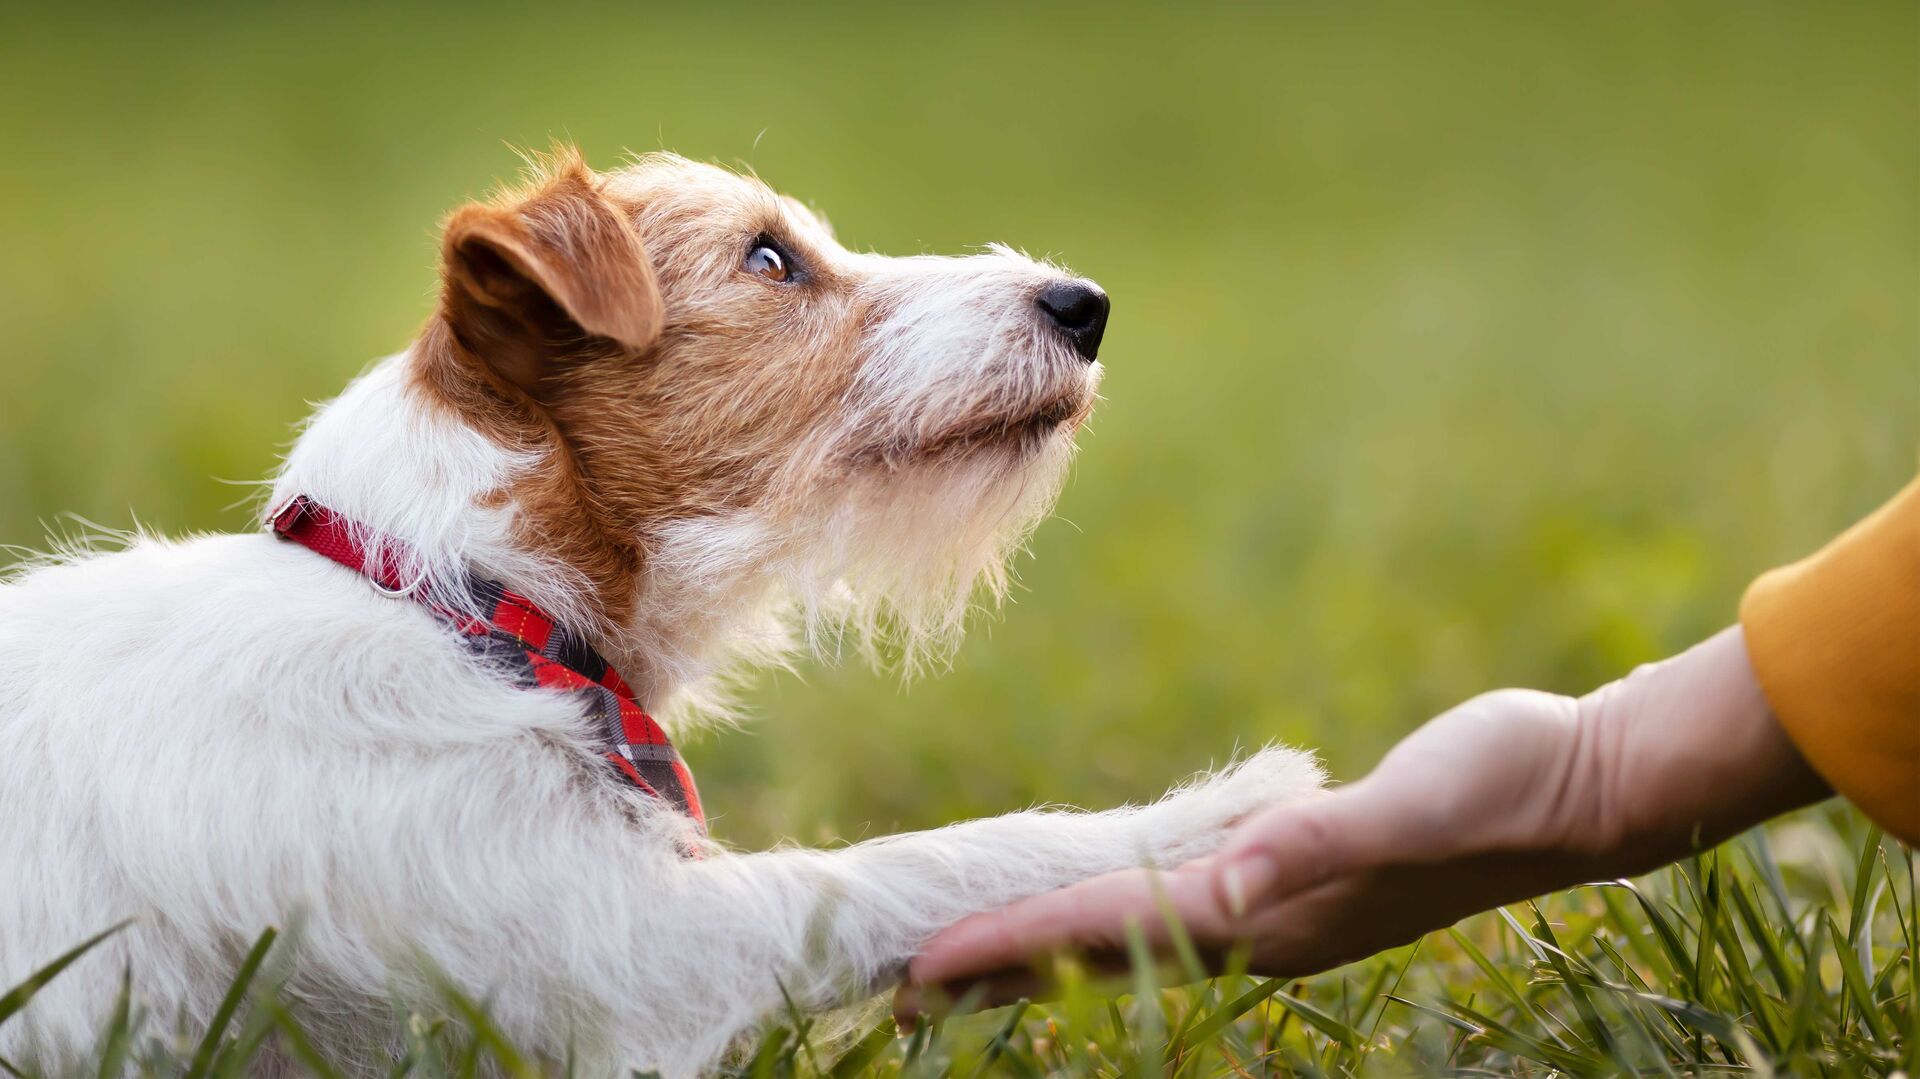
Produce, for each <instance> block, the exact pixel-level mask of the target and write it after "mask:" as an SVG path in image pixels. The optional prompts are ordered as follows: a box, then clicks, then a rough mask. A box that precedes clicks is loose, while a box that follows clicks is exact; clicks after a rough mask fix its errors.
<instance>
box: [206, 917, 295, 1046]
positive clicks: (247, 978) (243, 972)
mask: <svg viewBox="0 0 1920 1079" xmlns="http://www.w3.org/2000/svg"><path fill="white" fill-rule="evenodd" d="M279 935H280V933H279V931H278V930H276V929H274V928H273V927H271V926H269V927H267V928H266V929H264V930H262V931H261V933H260V937H259V939H258V940H255V941H254V942H253V947H252V948H249V949H248V950H247V957H246V958H245V959H242V960H241V961H240V969H239V970H238V971H236V972H235V974H234V977H233V984H231V985H229V986H227V992H226V995H225V996H223V997H221V998H220V1007H219V1008H218V1009H216V1010H215V1011H214V1013H213V1021H212V1022H211V1023H209V1024H207V1033H206V1036H205V1037H202V1038H201V1039H200V1047H199V1048H198V1049H196V1050H194V1053H193V1063H192V1064H190V1065H189V1066H188V1067H187V1074H186V1079H203V1077H204V1076H205V1075H206V1074H207V1072H208V1071H209V1070H211V1069H212V1067H213V1057H214V1054H215V1053H217V1052H218V1051H219V1050H220V1046H221V1043H222V1042H223V1041H224V1040H225V1038H226V1036H227V1026H228V1024H230V1023H232V1022H233V1013H234V1012H236V1011H238V1010H239V1009H240V1002H241V1001H242V1000H244V999H245V998H246V995H247V988H248V987H249V986H251V985H252V984H253V976H254V974H255V973H256V972H258V971H259V969H260V964H261V963H262V962H263V961H265V959H266V958H267V951H268V949H270V948H272V947H273V942H274V938H276V937H278V936H279Z"/></svg>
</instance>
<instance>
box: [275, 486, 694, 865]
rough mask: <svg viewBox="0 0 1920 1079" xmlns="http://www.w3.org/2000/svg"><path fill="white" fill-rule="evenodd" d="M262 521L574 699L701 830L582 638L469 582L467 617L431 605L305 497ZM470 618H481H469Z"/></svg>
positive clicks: (678, 783) (664, 753)
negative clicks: (402, 597) (412, 601)
mask: <svg viewBox="0 0 1920 1079" xmlns="http://www.w3.org/2000/svg"><path fill="white" fill-rule="evenodd" d="M269 524H270V525H271V527H272V528H273V531H274V532H275V534H277V535H279V536H280V537H281V538H282V539H288V540H292V541H293V542H295V543H298V544H300V545H301V546H302V547H305V548H307V549H308V550H311V551H314V552H316V553H318V554H321V555H324V556H326V557H327V558H330V559H332V560H333V561H335V562H338V563H340V564H341V565H343V566H345V567H347V568H348V569H351V570H353V571H355V572H357V573H360V574H362V575H363V576H365V577H366V578H367V579H369V580H371V581H372V582H373V583H374V584H376V585H378V586H379V587H380V588H381V589H383V590H385V591H386V592H389V593H393V594H395V595H402V594H405V595H407V596H410V597H411V598H413V599H415V600H417V601H418V602H420V603H421V604H423V605H425V606H426V607H427V609H428V610H430V611H432V612H433V614H434V616H435V617H436V618H439V619H440V620H441V621H443V622H445V623H447V624H448V625H449V626H451V627H453V628H454V629H455V630H457V631H458V632H459V633H460V634H461V635H462V639H463V640H465V641H466V642H467V644H468V646H469V647H471V648H472V649H473V650H474V651H475V652H477V653H479V654H480V655H482V656H484V657H485V658H487V659H488V660H489V661H491V662H492V663H493V664H494V665H495V666H497V667H498V668H499V669H500V670H501V672H502V673H503V674H505V675H507V676H508V677H509V678H511V679H512V680H513V681H514V682H515V683H516V684H518V685H521V686H525V687H527V688H529V689H533V688H540V689H555V690H561V691H563V692H570V693H575V694H578V695H579V696H580V698H581V700H582V703H583V705H584V706H585V708H586V709H587V712H588V714H589V715H590V716H592V717H593V718H594V719H595V720H597V721H598V722H599V724H600V725H601V728H602V730H603V731H604V732H605V737H606V747H607V748H606V749H605V754H606V758H607V760H608V761H609V762H611V763H612V765H613V768H614V770H615V771H617V772H618V773H619V774H620V775H621V776H622V777H624V778H625V779H626V780H627V782H629V783H632V784H633V785H634V786H636V787H639V788H640V789H641V790H643V791H646V792H647V793H648V794H651V795H653V796H654V797H656V798H660V799H662V800H664V801H666V802H667V803H668V804H669V805H672V806H674V807H675V808H677V809H679V810H680V811H681V812H683V813H685V814H686V815H687V816H689V817H692V818H693V820H694V822H695V823H697V824H698V825H700V827H701V828H703V829H704V828H705V827H706V823H707V821H706V816H705V814H703V813H702V812H701V809H700V792H699V791H698V790H697V789H695V787H694V784H693V773H692V772H690V771H688V770H687V766H686V762H684V761H682V760H681V759H680V754H679V753H678V752H676V751H675V750H674V748H673V743H672V742H670V741H668V740H667V733H666V732H665V731H664V730H662V729H661V728H660V724H659V723H657V722H655V721H654V718H653V717H652V716H650V715H648V714H647V713H646V710H645V709H643V708H641V707H640V705H639V703H638V702H637V701H635V700H634V699H633V690H631V689H629V688H628V687H627V683H626V681H625V680H624V679H622V678H621V677H620V673H619V672H618V671H615V670H614V669H613V666H612V665H611V664H609V663H608V662H607V661H606V660H605V659H603V658H601V656H600V653H598V652H596V651H595V650H594V649H593V646H592V645H590V644H588V643H587V641H586V639H585V638H584V637H582V636H580V635H579V634H578V633H575V632H573V631H571V630H569V629H567V628H566V627H565V626H562V625H560V624H559V623H557V622H555V621H554V620H553V618H551V617H550V616H548V615H547V613H546V612H545V611H542V610H541V609H540V608H539V607H538V606H536V605H535V604H534V602H533V601H532V600H530V599H528V598H526V597H525V596H522V595H520V594H519V593H517V592H514V591H511V590H509V589H507V588H506V587H504V586H502V585H500V584H499V583H497V582H494V581H488V580H483V579H481V578H478V577H474V576H472V575H469V576H468V577H467V578H466V580H465V581H464V582H462V584H463V585H464V587H465V588H466V591H467V593H468V595H469V596H470V597H471V598H472V601H473V602H472V603H471V604H470V605H469V606H468V607H467V608H466V610H464V611H462V610H455V609H453V608H450V607H448V606H445V605H443V604H441V603H438V602H436V601H435V600H433V599H432V598H430V596H429V590H428V589H425V588H420V587H413V588H409V587H407V586H406V584H405V581H404V579H403V577H402V572H401V560H400V559H399V558H398V557H397V556H396V554H395V552H394V550H393V547H392V545H390V544H381V545H378V548H377V549H378V554H375V553H374V552H370V551H369V550H368V549H367V544H366V537H367V536H368V535H369V533H368V532H367V531H366V530H365V529H362V528H358V527H356V526H355V525H354V524H353V523H352V522H351V521H349V520H347V519H346V518H345V517H342V516H340V515H339V514H337V513H335V512H333V511H332V510H330V509H327V508H326V507H325V506H322V505H320V504H319V503H317V502H315V501H313V500H312V499H310V498H308V497H306V496H305V495H300V496H298V497H296V498H294V499H293V500H292V501H290V502H288V503H287V504H286V505H284V506H282V507H281V508H280V509H278V510H276V511H274V513H273V516H272V517H271V518H269ZM469 612H482V614H481V616H480V617H477V618H476V617H474V615H473V614H472V613H469Z"/></svg>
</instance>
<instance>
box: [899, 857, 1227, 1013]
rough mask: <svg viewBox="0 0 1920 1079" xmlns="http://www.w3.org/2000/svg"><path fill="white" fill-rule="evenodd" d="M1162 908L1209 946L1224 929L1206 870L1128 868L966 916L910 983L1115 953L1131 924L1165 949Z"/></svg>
mask: <svg viewBox="0 0 1920 1079" xmlns="http://www.w3.org/2000/svg"><path fill="white" fill-rule="evenodd" d="M1163 904H1170V905H1171V908H1172V910H1173V912H1174V913H1175V914H1176V915H1177V916H1178V917H1179V918H1180V919H1181V920H1182V922H1183V923H1184V924H1185V925H1186V927H1187V929H1188V931H1189V932H1190V933H1192V934H1193V935H1194V936H1195V937H1196V938H1203V937H1204V938H1205V939H1206V940H1208V941H1209V942H1210V941H1211V940H1212V938H1213V937H1214V936H1215V935H1217V933H1218V931H1219V929H1220V928H1221V922H1222V919H1221V918H1220V917H1219V913H1218V911H1217V909H1215V908H1214V906H1213V902H1212V891H1211V889H1210V888H1209V887H1208V883H1207V878H1206V874H1205V873H1204V871H1192V872H1183V871H1175V872H1172V873H1158V872H1155V871H1152V870H1145V869H1129V870H1123V871H1121V872H1117V873H1108V874H1106V875H1105V876H1099V877H1093V878H1091V879H1089V880H1084V881H1081V882H1080V883H1078V884H1074V885H1070V886H1068V887H1066V888H1062V889H1059V890H1058V891H1053V892H1046V893H1043V894H1041V895H1037V896H1033V897H1032V898H1029V899H1024V900H1021V901H1019V902H1017V903H1014V904H1013V905H1011V906H1009V907H1007V908H1005V909H1003V910H998V911H993V912H990V913H986V914H976V915H974V916H972V917H970V918H966V919H964V920H962V921H960V922H958V923H956V924H955V925H953V926H951V927H949V928H948V929H945V930H943V931H941V932H940V933H938V934H936V935H935V936H934V938H933V939H932V940H930V941H928V942H927V943H926V945H925V946H924V947H923V948H922V949H921V951H920V954H919V955H918V956H917V957H915V958H914V960H913V962H912V963H911V964H910V965H909V966H908V970H907V978H908V980H909V981H910V982H913V983H916V984H921V985H926V984H933V983H941V982H954V981H959V980H961V979H968V978H974V977H978V976H981V975H988V974H992V973H993V972H996V971H1000V970H1004V969H1007V968H1013V967H1018V966H1021V965H1023V964H1025V963H1027V962H1028V961H1029V960H1031V959H1032V958H1034V957H1036V956H1043V955H1048V954H1051V953H1055V952H1060V951H1066V950H1075V951H1113V950H1118V949H1121V948H1123V947H1124V946H1125V943H1126V938H1127V926H1128V925H1129V924H1134V925H1138V926H1140V928H1141V932H1142V933H1143V934H1144V935H1145V937H1146V938H1147V943H1148V944H1149V945H1150V946H1153V947H1160V946H1163V945H1164V944H1165V943H1166V939H1167V935H1168V931H1167V920H1166V916H1165V911H1164V909H1163Z"/></svg>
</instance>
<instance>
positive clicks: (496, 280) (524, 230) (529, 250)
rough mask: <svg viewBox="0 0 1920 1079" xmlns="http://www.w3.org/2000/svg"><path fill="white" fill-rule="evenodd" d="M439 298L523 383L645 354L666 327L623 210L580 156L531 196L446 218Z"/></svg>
mask: <svg viewBox="0 0 1920 1079" xmlns="http://www.w3.org/2000/svg"><path fill="white" fill-rule="evenodd" d="M441 276H442V279H443V296H442V302H443V304H444V309H445V313H446V318H447V321H448V324H449V326H450V327H451V329H452V330H453V333H454V335H455V336H456V337H458V338H459V339H460V343H461V344H462V345H464V346H466V348H467V349H468V350H469V351H471V352H472V353H473V354H474V355H476V356H478V357H479V358H480V359H481V360H483V361H485V362H486V363H487V365H488V366H490V367H492V368H493V369H494V371H496V372H498V373H499V375H500V376H501V377H502V378H504V379H506V380H507V381H508V382H511V383H512V384H514V385H516V386H518V387H520V388H521V389H522V390H524V391H526V392H527V393H529V394H532V395H533V396H535V397H536V398H538V396H539V386H540V381H541V379H542V378H544V377H545V376H546V375H547V374H548V373H549V372H551V371H552V370H553V369H554V368H555V366H556V365H557V364H559V363H562V362H564V361H565V360H566V359H567V358H568V357H570V356H575V355H579V354H582V353H584V352H588V351H596V350H598V351H605V350H607V349H608V348H610V347H612V348H619V349H625V350H630V351H644V350H645V349H646V348H648V347H649V346H650V345H652V344H653V342H654V340H655V339H656V338H657V337H658V336H659V335H660V323H661V302H660V287H659V284H658V283H657V282H656V281H655V279H654V274H653V267H652V265H651V264H650V263H649V262H648V259H647V252H646V249H645V248H644V247H643V246H642V245H641V242H640V237H639V235H638V234H637V233H636V232H634V229H633V226H632V225H631V224H629V223H628V221H627V219H626V217H625V215H624V214H623V213H622V212H621V210H620V208H619V207H618V206H616V205H615V204H614V203H613V202H612V201H610V200H609V199H608V198H607V197H606V196H605V195H603V194H602V193H601V192H600V190H599V189H598V184H597V182H596V178H595V177H594V174H593V172H592V171H591V170H589V169H588V168H587V167H586V165H585V164H583V163H582V162H581V161H580V159H579V157H578V156H577V155H575V154H566V155H564V156H562V157H560V158H559V159H558V160H557V161H555V162H554V163H553V164H552V165H551V166H550V168H549V170H548V172H547V175H546V177H545V178H544V179H543V180H542V181H541V182H540V183H539V184H538V186H536V187H535V188H533V189H532V190H531V191H530V192H526V193H523V194H519V195H517V196H513V197H509V198H506V199H503V200H500V201H496V202H493V203H484V204H474V205H470V206H466V207H464V208H462V209H460V210H458V211H456V212H455V213H454V215H453V216H452V217H450V218H448V220H447V225H446V230H445V234H444V237H443V240H442V248H441Z"/></svg>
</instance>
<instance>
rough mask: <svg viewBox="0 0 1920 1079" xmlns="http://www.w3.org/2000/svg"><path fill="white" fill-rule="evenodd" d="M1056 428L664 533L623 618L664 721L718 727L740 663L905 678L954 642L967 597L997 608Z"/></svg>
mask: <svg viewBox="0 0 1920 1079" xmlns="http://www.w3.org/2000/svg"><path fill="white" fill-rule="evenodd" d="M1072 456H1073V439H1072V434H1071V432H1070V431H1068V430H1066V429H1061V430H1057V431H1055V432H1053V433H1052V435H1051V436H1050V437H1047V438H1045V439H1042V440H1039V441H1037V442H1031V443H1022V444H1020V445H1019V446H1018V447H1016V446H1013V445H1008V446H1006V447H1003V448H1002V449H1000V450H998V451H986V452H977V453H971V454H966V455H963V456H956V457H942V458H937V459H927V460H923V461H917V462H912V463H909V464H906V465H902V466H898V467H891V468H888V467H879V466H874V467H869V468H864V469H859V470H856V471H854V472H853V473H851V474H848V473H839V474H837V475H836V476H835V478H833V479H832V480H830V481H825V482H820V483H819V484H818V485H817V486H815V487H813V488H812V490H811V492H810V494H809V495H807V496H806V497H805V498H804V499H803V500H801V502H800V504H798V505H792V504H790V505H788V506H786V507H783V508H782V509H781V510H778V511H776V510H772V509H769V508H762V509H761V510H759V511H752V512H742V513H738V514H733V515H728V516H725V517H718V518H706V519H701V520H695V521H686V522H682V523H680V524H677V525H675V526H672V527H670V528H669V529H667V530H665V531H664V532H663V534H662V535H661V536H660V541H661V542H660V545H659V546H658V547H657V548H656V551H655V554H654V557H653V566H652V570H651V572H650V575H649V576H650V584H649V587H648V590H647V592H646V593H645V594H644V595H643V596H642V600H641V603H640V605H639V606H640V610H641V618H640V620H639V622H638V623H637V624H636V625H634V626H633V627H631V630H632V634H633V638H634V642H635V644H636V646H637V647H638V648H639V650H640V651H641V652H643V653H645V655H646V657H647V660H648V662H649V665H650V667H651V669H652V670H653V671H654V672H656V674H657V677H658V678H659V679H660V684H659V685H658V686H657V689H658V690H661V691H666V690H670V696H665V699H664V700H663V699H662V698H661V697H660V696H655V697H653V698H652V701H653V703H654V704H655V705H657V711H658V714H659V717H660V718H661V719H662V720H663V721H666V722H667V723H669V724H670V725H671V726H672V727H674V728H676V729H680V730H684V729H686V728H688V727H690V726H694V725H698V724H702V723H713V722H723V723H724V722H727V721H729V720H731V719H733V718H735V717H736V716H737V715H738V709H737V707H736V694H735V692H733V691H734V690H735V689H736V688H737V687H739V686H740V685H741V684H743V681H744V676H745V675H746V674H747V673H748V672H749V671H751V670H753V669H755V668H761V667H767V666H782V665H784V664H785V663H786V661H787V660H788V658H789V657H791V656H792V655H793V654H794V653H795V652H797V651H801V650H803V649H804V650H805V651H810V652H812V653H814V654H816V655H829V656H830V655H833V654H836V653H838V652H839V651H840V650H841V649H842V648H845V647H850V648H851V649H852V650H853V651H855V652H856V653H857V654H859V655H860V656H861V657H862V658H863V659H865V660H866V661H867V662H868V663H869V664H871V665H872V666H874V667H876V668H889V667H892V668H898V669H899V670H900V671H901V672H902V674H903V675H911V674H913V673H914V672H917V671H919V670H921V669H923V668H924V667H925V666H927V665H928V664H931V663H938V662H942V661H944V660H945V659H946V658H947V657H949V656H950V655H951V654H952V651H953V649H954V648H955V647H956V646H957V645H958V644H959V641H960V638H961V635H962V632H963V630H964V628H965V623H966V617H967V614H968V613H969V611H970V610H971V608H972V607H973V605H974V604H975V602H976V600H980V601H985V602H988V603H991V604H998V603H999V602H1000V600H1002V599H1003V598H1004V597H1005V596H1006V593H1007V590H1008V588H1009V586H1010V585H1011V583H1012V579H1013V578H1012V575H1011V572H1010V569H1009V561H1010V559H1011V558H1012V556H1013V555H1014V554H1015V553H1016V552H1017V551H1018V550H1019V549H1020V547H1021V546H1022V544H1023V543H1024V542H1025V541H1026V539H1027V537H1028V536H1029V535H1030V534H1031V533H1032V532H1033V529H1034V527H1035V526H1036V525H1038V524H1039V523H1040V521H1041V520H1042V519H1043V518H1045V517H1046V515H1047V512H1048V511H1049V510H1050V509H1051V508H1052V506H1053V502H1054V499H1055V497H1056V496H1057V495H1058V494H1059V491H1060V487H1061V484H1062V482H1063V481H1064V479H1065V477H1066V473H1067V465H1068V463H1069V462H1070V460H1071V458H1072Z"/></svg>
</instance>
